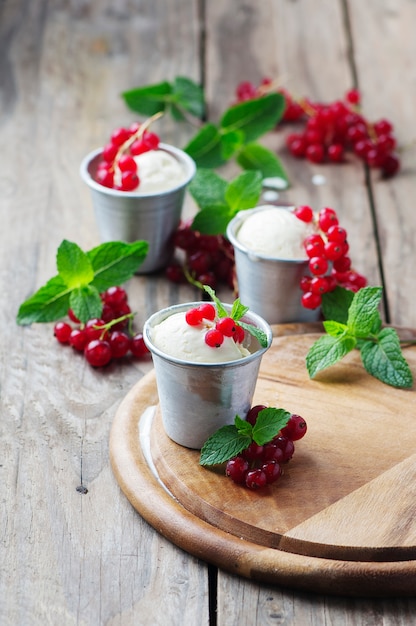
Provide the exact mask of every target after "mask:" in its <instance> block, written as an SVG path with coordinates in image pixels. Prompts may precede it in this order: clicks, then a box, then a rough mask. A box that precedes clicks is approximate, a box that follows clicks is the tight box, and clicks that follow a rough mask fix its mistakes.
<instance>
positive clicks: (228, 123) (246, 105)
mask: <svg viewBox="0 0 416 626" xmlns="http://www.w3.org/2000/svg"><path fill="white" fill-rule="evenodd" d="M285 106H286V105H285V98H284V96H283V95H282V94H279V93H271V94H268V95H266V96H262V97H261V98H257V99H255V100H247V101H246V102H241V103H239V104H236V105H234V106H232V107H231V108H230V109H228V110H227V111H226V112H225V113H224V115H223V116H222V118H221V122H220V127H221V129H222V130H223V131H227V132H229V131H231V130H233V131H236V130H240V131H243V133H244V143H250V142H252V141H255V140H256V139H258V138H259V137H260V136H261V135H264V134H265V133H267V132H268V131H270V130H272V129H273V128H275V126H276V124H277V122H278V121H279V120H280V118H281V117H282V115H283V112H284V109H285Z"/></svg>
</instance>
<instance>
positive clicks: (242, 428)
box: [234, 415, 253, 439]
mask: <svg viewBox="0 0 416 626" xmlns="http://www.w3.org/2000/svg"><path fill="white" fill-rule="evenodd" d="M234 425H235V427H236V429H237V431H238V433H239V434H240V435H248V436H249V437H250V439H251V438H252V432H253V427H252V425H251V424H250V422H247V420H243V419H241V417H240V416H239V415H236V416H235V419H234Z"/></svg>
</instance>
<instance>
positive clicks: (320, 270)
mask: <svg viewBox="0 0 416 626" xmlns="http://www.w3.org/2000/svg"><path fill="white" fill-rule="evenodd" d="M309 269H310V271H311V274H313V275H314V276H323V275H324V274H325V273H326V272H327V270H328V261H327V260H326V259H325V258H324V257H322V256H313V257H312V258H311V259H309Z"/></svg>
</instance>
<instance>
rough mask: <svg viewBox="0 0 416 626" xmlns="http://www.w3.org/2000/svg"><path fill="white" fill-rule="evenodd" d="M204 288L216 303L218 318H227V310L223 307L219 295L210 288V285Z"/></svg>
mask: <svg viewBox="0 0 416 626" xmlns="http://www.w3.org/2000/svg"><path fill="white" fill-rule="evenodd" d="M203 287H204V290H205V291H206V292H207V294H208V295H209V296H210V297H211V298H212V300H213V301H214V302H215V306H216V307H217V313H218V317H227V316H228V313H227V310H226V309H225V308H224V307H223V305H222V302H221V300H220V299H219V298H217V295H216V293H215V291H214V290H213V289H212V287H210V286H209V285H204V286H203Z"/></svg>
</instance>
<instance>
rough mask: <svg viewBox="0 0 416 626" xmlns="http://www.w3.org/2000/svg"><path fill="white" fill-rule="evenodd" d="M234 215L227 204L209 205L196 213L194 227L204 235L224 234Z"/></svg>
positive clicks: (193, 221)
mask: <svg viewBox="0 0 416 626" xmlns="http://www.w3.org/2000/svg"><path fill="white" fill-rule="evenodd" d="M233 217H234V213H231V212H230V209H229V207H228V206H227V205H226V204H225V205H223V206H212V207H207V208H205V209H202V211H199V212H198V213H197V214H196V215H195V217H194V219H193V220H192V228H193V230H197V231H198V232H200V233H202V234H203V235H223V234H224V233H225V232H226V230H227V226H228V224H229V222H230V220H231V219H232V218H233Z"/></svg>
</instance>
